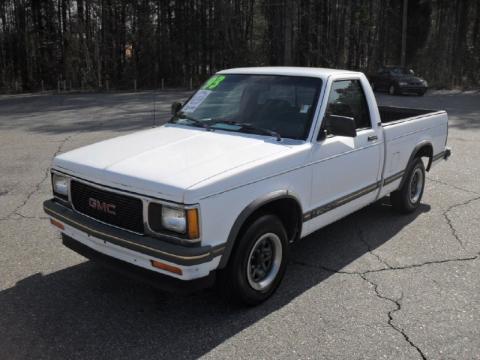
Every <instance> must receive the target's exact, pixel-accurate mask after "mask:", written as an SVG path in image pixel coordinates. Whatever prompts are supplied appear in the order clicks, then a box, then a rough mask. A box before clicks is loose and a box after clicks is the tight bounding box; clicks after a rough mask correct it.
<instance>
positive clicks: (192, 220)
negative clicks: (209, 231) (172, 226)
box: [187, 209, 200, 239]
mask: <svg viewBox="0 0 480 360" xmlns="http://www.w3.org/2000/svg"><path fill="white" fill-rule="evenodd" d="M187 224H188V229H187V230H188V231H187V233H188V238H189V239H198V238H199V237H200V229H199V223H198V210H197V209H188V210H187Z"/></svg>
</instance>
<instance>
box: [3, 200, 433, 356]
mask: <svg viewBox="0 0 480 360" xmlns="http://www.w3.org/2000/svg"><path fill="white" fill-rule="evenodd" d="M419 210H420V211H417V212H416V213H415V214H412V215H408V216H398V215H395V214H394V213H393V212H392V211H391V209H390V207H389V205H388V203H387V202H385V201H381V202H378V203H376V204H373V205H371V206H369V207H367V208H365V209H363V210H360V211H358V212H357V213H355V214H353V215H351V216H349V217H347V218H345V219H343V220H341V221H339V222H337V223H335V224H332V225H330V226H328V227H326V228H324V229H322V230H320V231H318V232H316V233H314V234H312V235H310V236H309V237H307V238H306V239H304V240H302V241H301V242H299V243H298V244H296V245H295V246H294V247H293V248H292V254H291V255H292V260H291V264H290V266H289V270H288V271H287V275H286V277H285V279H284V281H283V284H282V285H281V287H280V288H279V290H278V291H277V293H276V294H275V295H274V296H273V297H272V298H271V299H270V300H269V301H267V302H266V303H264V304H262V305H260V306H258V307H255V308H239V307H234V306H231V305H229V304H227V303H226V302H225V301H224V300H222V299H221V298H219V297H218V296H217V295H216V294H215V292H213V291H211V290H206V291H204V292H201V293H197V294H194V295H190V296H178V295H172V294H167V293H161V292H158V291H157V290H155V289H152V288H150V287H148V286H145V285H143V284H141V283H137V282H135V281H133V280H129V279H126V278H124V277H121V276H118V275H117V274H116V273H113V272H110V271H108V270H105V269H103V268H102V267H100V266H98V265H95V264H93V263H91V262H84V263H81V264H79V265H76V266H72V267H70V268H66V269H64V270H60V271H57V272H54V273H51V274H47V275H42V274H36V275H33V276H31V277H28V278H26V279H23V280H21V281H19V282H18V283H17V284H16V285H15V286H13V287H11V288H9V289H5V290H3V291H1V292H0V306H1V309H2V310H1V313H0V358H12V359H13V358H48V359H64V358H133V357H135V358H175V359H177V358H187V359H190V358H192V359H193V358H197V357H199V356H201V355H203V354H205V353H207V352H209V351H210V350H212V349H214V348H215V347H217V346H218V345H220V344H221V343H223V342H224V341H226V340H228V339H229V338H231V337H232V336H234V335H235V334H237V333H239V332H240V331H242V330H244V329H246V328H248V327H250V326H252V325H253V324H255V323H256V322H257V321H259V320H261V319H262V318H264V317H266V316H268V315H269V314H271V313H273V312H274V311H276V310H278V309H280V308H282V307H283V306H285V305H287V304H288V303H290V302H291V301H292V300H293V299H295V298H296V297H297V296H299V295H301V294H302V293H304V292H305V291H307V290H308V289H310V288H312V287H315V286H316V285H318V284H319V283H321V282H322V281H324V280H325V279H327V278H329V277H330V276H331V275H332V274H334V271H338V270H341V269H343V268H345V267H346V266H347V265H349V264H351V263H352V262H354V261H355V260H357V259H359V258H360V257H362V256H364V255H365V254H366V253H367V252H368V251H369V250H374V249H375V248H377V247H379V246H380V245H382V244H383V243H385V242H387V241H389V240H390V239H391V238H392V237H393V236H394V235H395V234H397V233H398V232H399V231H401V230H402V228H403V227H405V226H406V225H408V224H409V223H410V222H412V221H413V220H414V219H415V218H416V217H417V216H418V215H419V214H421V213H422V212H428V211H429V210H430V207H429V206H428V205H422V207H421V208H420V209H419ZM374 228H376V231H373V230H371V229H374ZM369 229H370V230H369ZM300 262H301V265H299V263H300ZM324 268H328V269H331V271H326V270H324Z"/></svg>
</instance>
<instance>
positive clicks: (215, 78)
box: [202, 75, 225, 90]
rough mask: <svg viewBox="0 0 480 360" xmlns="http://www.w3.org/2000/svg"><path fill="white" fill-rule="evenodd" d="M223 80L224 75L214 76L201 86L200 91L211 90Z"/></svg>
mask: <svg viewBox="0 0 480 360" xmlns="http://www.w3.org/2000/svg"><path fill="white" fill-rule="evenodd" d="M223 80H225V76H224V75H214V76H212V77H211V78H210V79H208V81H207V82H206V83H205V85H203V87H202V89H208V90H213V89H215V88H216V87H217V86H218V85H220V84H221V83H222V81H223Z"/></svg>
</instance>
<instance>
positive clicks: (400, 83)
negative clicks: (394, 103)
mask: <svg viewBox="0 0 480 360" xmlns="http://www.w3.org/2000/svg"><path fill="white" fill-rule="evenodd" d="M398 85H400V86H407V85H408V83H406V82H405V81H400V82H399V83H398Z"/></svg>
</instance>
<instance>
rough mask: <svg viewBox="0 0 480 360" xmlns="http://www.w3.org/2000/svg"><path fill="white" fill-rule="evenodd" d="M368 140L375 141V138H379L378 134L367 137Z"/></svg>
mask: <svg viewBox="0 0 480 360" xmlns="http://www.w3.org/2000/svg"><path fill="white" fill-rule="evenodd" d="M367 140H368V141H375V140H378V136H377V135H371V136H369V137H368V138H367Z"/></svg>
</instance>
